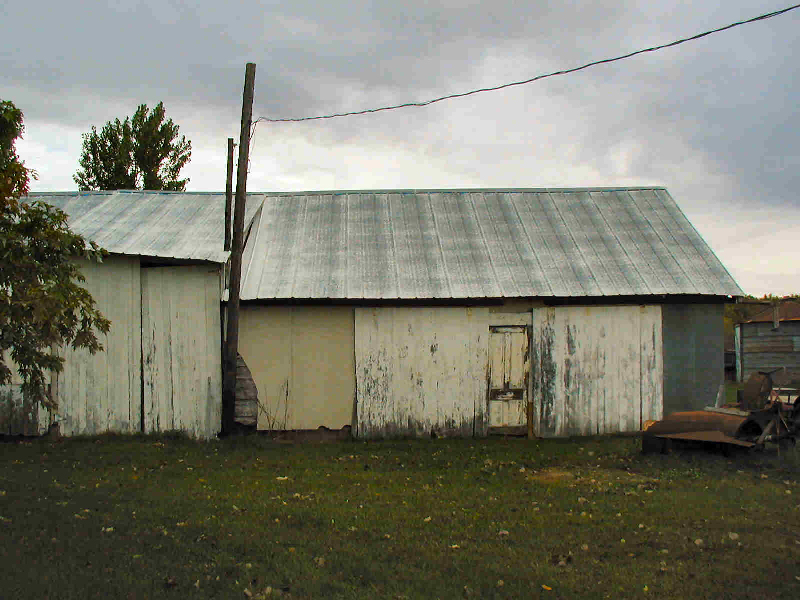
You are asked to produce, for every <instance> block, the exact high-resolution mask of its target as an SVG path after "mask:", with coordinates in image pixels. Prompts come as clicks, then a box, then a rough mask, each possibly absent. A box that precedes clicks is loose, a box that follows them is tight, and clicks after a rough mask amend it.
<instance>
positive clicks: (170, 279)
mask: <svg viewBox="0 0 800 600" xmlns="http://www.w3.org/2000/svg"><path fill="white" fill-rule="evenodd" d="M28 200H29V201H35V200H41V201H44V202H47V203H48V204H51V205H54V206H56V207H58V208H60V209H62V210H64V211H65V212H66V213H67V215H68V216H69V225H70V228H71V229H72V230H73V231H75V232H76V233H79V234H81V235H83V236H84V237H86V238H87V239H91V240H93V241H95V242H97V243H98V244H99V245H100V246H102V247H104V248H105V249H107V250H108V251H109V252H110V256H108V257H107V258H106V260H104V261H103V263H101V264H97V263H89V262H88V261H86V262H84V263H83V264H81V270H82V272H83V274H84V276H85V277H86V283H85V286H86V288H87V289H88V290H89V292H90V293H91V294H92V296H93V297H94V299H95V301H96V302H97V304H98V306H99V308H100V310H101V311H102V312H103V314H104V315H105V316H106V317H108V318H109V319H110V320H111V331H110V332H109V333H108V335H106V336H103V338H102V339H101V342H102V343H103V346H104V347H105V351H104V352H98V353H97V354H95V355H94V356H92V355H90V354H89V353H88V352H86V351H84V350H77V351H75V350H72V349H71V348H64V349H61V352H62V356H63V357H64V358H65V366H64V370H63V371H62V372H61V373H60V374H59V375H58V376H57V377H55V378H53V382H52V383H51V386H52V393H53V394H54V398H55V399H56V401H57V403H58V411H57V413H56V414H54V415H52V416H50V417H49V418H48V415H46V414H44V411H42V410H40V409H38V407H26V410H23V415H24V416H25V417H26V418H24V419H20V418H16V417H15V418H11V414H10V413H11V410H10V408H11V407H12V406H13V403H7V404H6V405H4V406H5V407H6V408H7V409H9V410H8V412H9V415H8V416H7V417H6V418H5V419H4V420H2V422H0V428H2V432H3V433H24V434H35V433H37V432H39V433H42V432H44V431H46V430H47V428H48V425H49V423H50V421H51V420H52V421H54V422H56V423H58V425H59V429H60V432H61V433H62V434H63V435H83V434H88V435H93V434H98V433H105V432H123V433H134V432H140V431H142V432H158V431H168V430H181V431H184V432H186V433H188V434H189V435H191V436H194V437H198V438H209V437H212V436H214V435H216V433H217V432H218V431H219V429H220V405H221V395H222V392H221V321H220V298H221V290H222V285H223V281H222V275H223V266H224V264H225V262H226V261H227V258H228V252H225V251H224V250H223V247H222V246H223V243H222V240H223V233H224V202H225V199H224V195H223V194H189V193H174V192H124V191H117V192H72V193H39V194H31V195H30V196H29V197H28ZM259 202H260V198H256V202H254V205H255V206H254V207H253V209H252V210H251V211H250V214H249V216H250V217H251V218H252V214H253V213H254V212H255V209H256V208H257V205H258V203H259ZM15 383H16V384H18V383H20V382H19V381H15V382H13V383H12V386H10V388H9V389H8V390H6V391H7V393H11V394H12V395H14V394H15V392H16V403H17V405H18V406H19V405H20V403H21V402H22V399H20V398H18V396H19V394H18V386H15V385H14V384H15ZM22 406H26V405H24V403H23V404H22ZM34 413H36V414H34Z"/></svg>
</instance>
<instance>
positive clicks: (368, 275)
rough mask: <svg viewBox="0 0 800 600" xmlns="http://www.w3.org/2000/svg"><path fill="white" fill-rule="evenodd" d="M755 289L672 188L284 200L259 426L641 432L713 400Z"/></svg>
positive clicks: (256, 292)
mask: <svg viewBox="0 0 800 600" xmlns="http://www.w3.org/2000/svg"><path fill="white" fill-rule="evenodd" d="M741 294H742V291H741V289H740V288H739V286H738V285H737V284H736V283H735V281H734V280H733V279H732V277H731V276H730V274H729V273H728V272H727V270H726V269H725V268H724V266H723V265H722V264H721V263H720V261H719V260H718V259H717V257H716V256H715V255H714V254H713V252H712V251H711V249H710V248H709V247H708V245H707V244H706V243H705V241H704V240H703V239H702V238H701V236H700V235H699V234H698V233H697V231H696V230H695V229H694V228H693V227H692V225H691V224H690V223H689V221H688V220H687V219H686V217H685V216H684V214H683V213H682V212H681V210H680V209H679V208H678V206H677V204H676V203H675V201H674V200H673V199H672V198H671V196H670V195H669V194H668V192H667V191H666V190H665V189H664V188H597V189H491V190H488V189H480V190H379V191H330V192H301V193H283V194H266V197H265V199H264V202H263V204H262V206H261V209H260V211H259V212H258V213H257V214H256V215H255V217H254V220H253V224H252V227H251V230H250V235H249V237H248V240H247V243H246V247H245V255H244V259H243V287H242V294H241V297H242V301H243V303H244V304H243V307H242V314H241V324H242V331H241V333H240V352H241V354H242V355H243V356H244V358H245V360H246V361H247V364H248V365H249V367H250V369H251V371H252V374H253V377H254V380H255V382H256V384H257V385H258V388H259V397H260V398H261V399H262V400H261V401H262V406H261V412H260V415H259V420H258V427H259V428H260V429H313V428H317V427H319V426H325V427H330V428H340V427H342V426H344V425H351V426H352V428H353V432H354V434H355V435H356V436H358V437H362V438H370V437H383V436H405V435H412V436H420V435H462V436H463V435H467V436H470V435H475V436H482V435H486V434H487V433H489V432H490V431H492V430H493V429H497V430H502V431H508V430H512V429H514V428H519V427H524V426H526V425H527V420H528V416H527V411H528V404H529V403H530V406H531V409H532V416H531V417H532V426H533V428H534V431H535V433H536V434H537V435H541V436H561V435H572V434H590V433H608V432H617V431H632V430H638V429H640V428H641V424H642V423H643V421H645V420H648V419H658V418H661V417H662V416H663V414H664V412H671V411H673V410H678V409H683V408H687V409H688V408H693V407H702V406H703V405H704V404H705V403H707V402H708V401H709V400H710V399H712V398H713V395H714V393H715V391H716V388H717V386H718V384H719V383H720V381H721V380H722V376H723V338H722V336H723V333H722V331H723V330H722V305H723V303H724V302H726V301H729V300H730V299H731V297H733V296H737V295H741Z"/></svg>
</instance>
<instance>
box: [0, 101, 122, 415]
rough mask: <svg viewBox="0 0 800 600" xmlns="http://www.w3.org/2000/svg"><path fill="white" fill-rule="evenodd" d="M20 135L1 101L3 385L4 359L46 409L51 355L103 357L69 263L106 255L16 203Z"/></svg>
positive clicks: (99, 322) (88, 305)
mask: <svg viewBox="0 0 800 600" xmlns="http://www.w3.org/2000/svg"><path fill="white" fill-rule="evenodd" d="M23 130H24V126H23V124H22V112H21V111H20V110H19V109H18V108H16V107H15V106H14V104H12V103H11V102H7V101H0V384H5V383H8V382H9V381H10V380H11V371H10V368H9V366H8V365H6V364H5V359H6V353H7V352H8V353H10V356H11V359H12V360H13V362H14V363H15V365H16V367H17V369H18V371H19V374H20V376H21V377H22V379H23V385H22V392H23V394H24V395H25V396H26V397H27V398H29V399H31V400H36V401H39V402H42V403H44V404H45V405H47V404H48V399H47V397H46V389H47V388H46V383H45V371H47V370H55V371H60V370H61V369H62V363H63V359H61V358H59V357H58V356H55V355H54V354H53V353H52V347H53V346H55V345H60V344H69V343H71V344H72V346H73V348H79V347H82V348H86V349H88V350H89V352H92V353H94V352H96V351H97V350H101V349H102V346H101V344H100V342H99V341H98V339H97V336H96V334H95V331H94V330H95V329H96V330H98V331H100V332H102V333H106V332H108V330H109V327H110V323H109V321H108V320H107V319H106V318H105V317H103V315H102V314H100V312H99V311H98V310H97V308H96V306H95V302H94V300H93V299H92V297H91V295H90V294H89V292H87V291H86V290H85V289H84V288H82V287H80V286H79V285H78V284H77V283H76V282H82V281H84V278H83V276H82V275H81V273H80V270H79V268H78V266H77V263H76V262H75V260H74V259H75V258H77V257H85V258H88V259H94V260H98V261H100V260H102V256H103V254H104V252H105V251H104V250H102V249H100V248H98V247H97V245H96V244H94V243H93V242H92V243H89V242H87V241H86V240H85V239H84V238H83V237H81V236H79V235H76V234H74V233H72V232H71V231H70V230H69V227H68V225H67V215H66V214H65V213H64V212H63V211H61V210H58V209H57V208H54V207H52V206H50V205H48V204H45V203H43V202H31V203H25V202H21V201H20V199H21V198H22V197H23V196H25V195H26V194H27V193H28V186H29V181H30V177H31V176H33V177H35V173H33V172H32V171H30V170H29V169H27V168H26V167H25V166H24V164H23V163H22V161H20V160H19V157H18V156H17V153H16V150H15V141H16V139H17V138H18V137H19V136H20V135H21V134H22V132H23Z"/></svg>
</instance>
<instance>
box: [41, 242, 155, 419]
mask: <svg viewBox="0 0 800 600" xmlns="http://www.w3.org/2000/svg"><path fill="white" fill-rule="evenodd" d="M81 271H82V273H83V275H84V277H86V283H85V284H84V286H85V287H86V289H87V290H88V291H89V293H91V294H92V297H93V298H94V299H95V301H96V302H97V306H98V307H99V308H100V310H101V312H102V313H103V314H104V315H105V316H106V317H107V318H108V319H110V320H111V330H110V331H109V333H108V335H104V336H101V338H100V340H101V342H102V344H103V347H104V348H105V351H103V352H97V353H96V354H94V355H91V354H89V352H87V351H86V350H82V349H79V350H73V349H72V348H64V349H62V350H61V355H62V356H63V357H64V358H65V364H64V370H63V371H62V372H61V374H59V382H58V414H57V416H56V421H57V422H59V427H60V430H61V433H62V434H64V435H94V434H98V433H103V432H108V431H115V432H123V433H126V432H137V431H140V429H141V286H140V277H139V272H140V268H139V258H138V257H124V256H109V257H107V258H106V259H105V260H104V262H103V263H102V264H98V263H94V262H89V261H82V262H81Z"/></svg>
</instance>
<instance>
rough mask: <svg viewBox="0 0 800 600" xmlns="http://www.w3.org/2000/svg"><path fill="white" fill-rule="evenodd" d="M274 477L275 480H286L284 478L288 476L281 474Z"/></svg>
mask: <svg viewBox="0 0 800 600" xmlns="http://www.w3.org/2000/svg"><path fill="white" fill-rule="evenodd" d="M275 479H276V480H278V481H286V480H287V479H289V478H288V477H284V476H283V475H279V476H278V477H276V478H275Z"/></svg>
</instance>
